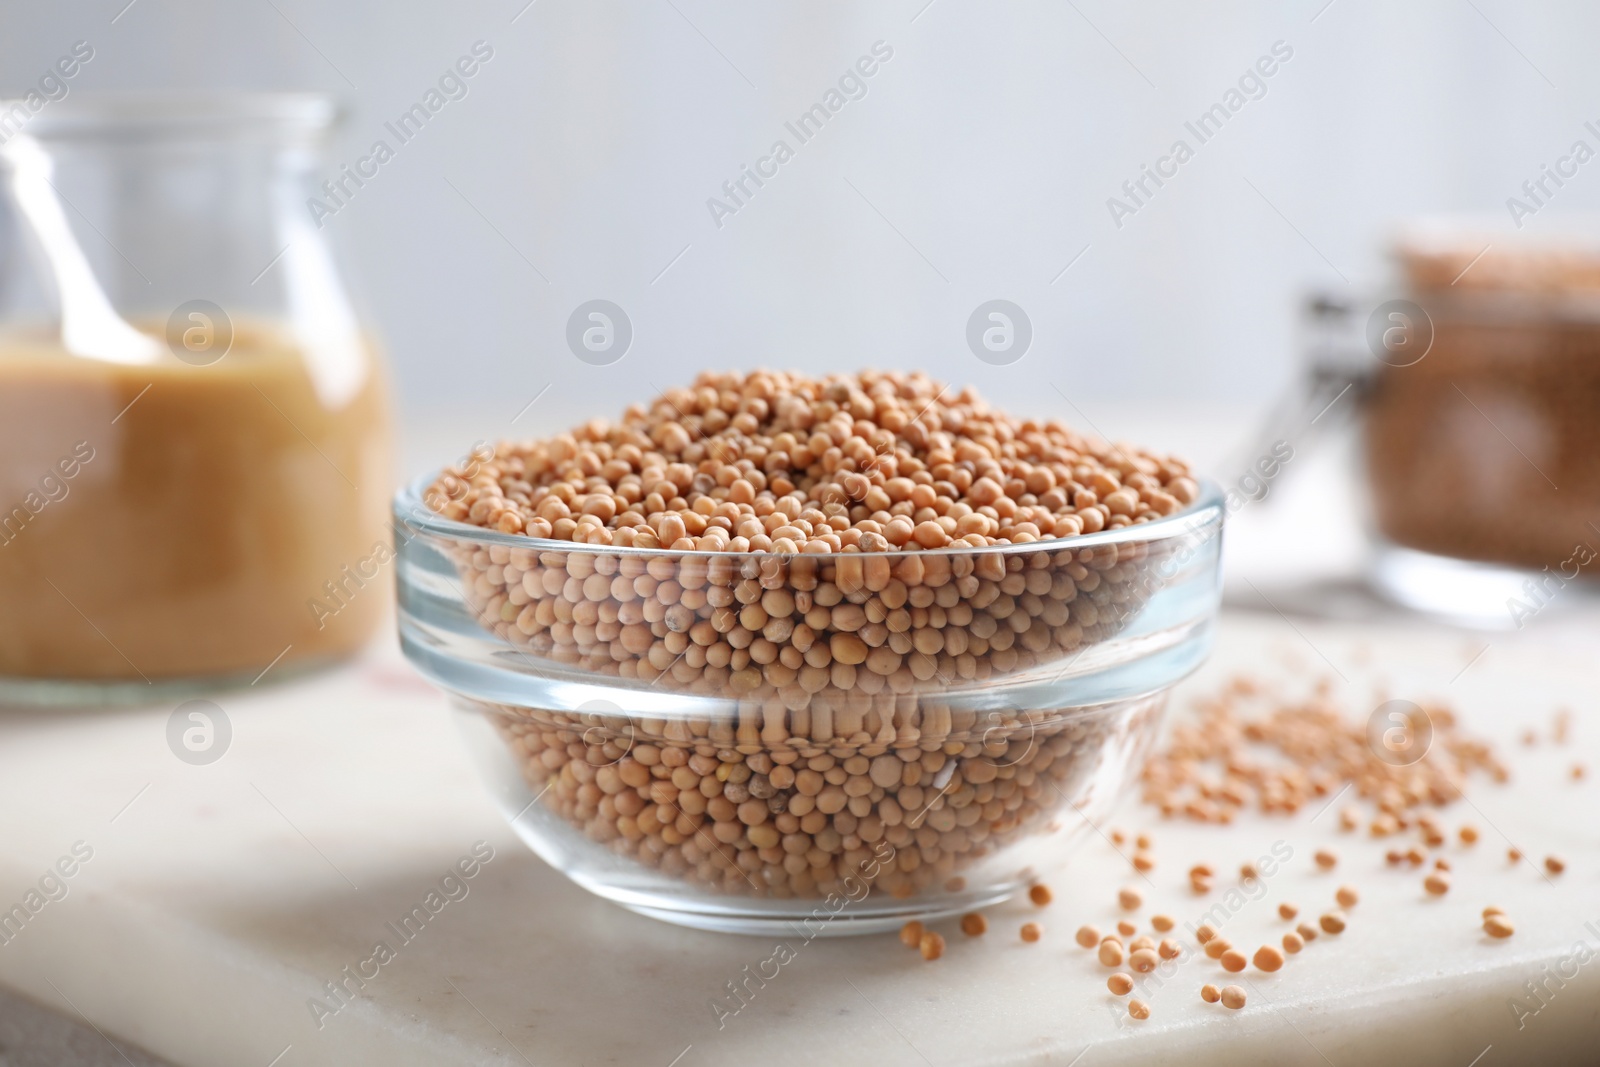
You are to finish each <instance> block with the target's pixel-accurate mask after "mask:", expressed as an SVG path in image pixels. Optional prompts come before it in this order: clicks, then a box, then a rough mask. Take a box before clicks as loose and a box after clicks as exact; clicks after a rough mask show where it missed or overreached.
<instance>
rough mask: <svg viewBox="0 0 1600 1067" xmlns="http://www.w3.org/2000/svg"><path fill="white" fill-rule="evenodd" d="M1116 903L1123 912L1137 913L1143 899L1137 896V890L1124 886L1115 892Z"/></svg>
mask: <svg viewBox="0 0 1600 1067" xmlns="http://www.w3.org/2000/svg"><path fill="white" fill-rule="evenodd" d="M1117 903H1118V904H1119V905H1121V907H1122V910H1123V911H1137V910H1138V909H1139V905H1141V904H1143V903H1144V897H1142V896H1140V895H1139V891H1138V890H1137V889H1133V888H1131V887H1128V886H1124V887H1123V888H1122V889H1119V890H1117Z"/></svg>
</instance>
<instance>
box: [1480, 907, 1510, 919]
mask: <svg viewBox="0 0 1600 1067" xmlns="http://www.w3.org/2000/svg"><path fill="white" fill-rule="evenodd" d="M1505 913H1506V910H1505V909H1504V908H1502V907H1500V906H1499V905H1497V904H1490V905H1489V906H1488V907H1487V908H1484V909H1483V917H1484V918H1485V919H1487V918H1488V917H1489V916H1491V915H1504V914H1505Z"/></svg>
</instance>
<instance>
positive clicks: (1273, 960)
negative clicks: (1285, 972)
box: [1252, 945, 1283, 973]
mask: <svg viewBox="0 0 1600 1067" xmlns="http://www.w3.org/2000/svg"><path fill="white" fill-rule="evenodd" d="M1252 962H1253V963H1254V964H1255V965H1256V968H1257V969H1258V970H1262V971H1267V972H1269V973H1270V972H1272V971H1276V970H1278V969H1280V968H1281V967H1282V966H1283V953H1282V952H1280V951H1279V950H1278V949H1276V948H1274V947H1273V946H1271V945H1262V946H1261V947H1260V948H1258V949H1256V954H1255V956H1253V957H1252Z"/></svg>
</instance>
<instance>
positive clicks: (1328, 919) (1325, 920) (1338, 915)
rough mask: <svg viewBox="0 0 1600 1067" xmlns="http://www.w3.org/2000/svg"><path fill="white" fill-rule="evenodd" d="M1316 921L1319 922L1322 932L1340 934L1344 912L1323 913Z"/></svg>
mask: <svg viewBox="0 0 1600 1067" xmlns="http://www.w3.org/2000/svg"><path fill="white" fill-rule="evenodd" d="M1317 922H1318V923H1320V924H1321V926H1322V931H1323V933H1328V934H1342V933H1344V922H1345V920H1344V912H1342V911H1330V912H1328V913H1327V914H1325V915H1323V916H1322V918H1320V919H1318V920H1317Z"/></svg>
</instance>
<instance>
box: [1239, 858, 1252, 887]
mask: <svg viewBox="0 0 1600 1067" xmlns="http://www.w3.org/2000/svg"><path fill="white" fill-rule="evenodd" d="M1255 878H1256V866H1255V864H1253V863H1244V864H1240V865H1239V881H1241V882H1249V881H1252V880H1254V879H1255Z"/></svg>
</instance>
